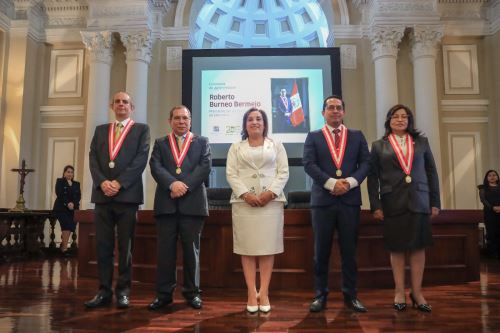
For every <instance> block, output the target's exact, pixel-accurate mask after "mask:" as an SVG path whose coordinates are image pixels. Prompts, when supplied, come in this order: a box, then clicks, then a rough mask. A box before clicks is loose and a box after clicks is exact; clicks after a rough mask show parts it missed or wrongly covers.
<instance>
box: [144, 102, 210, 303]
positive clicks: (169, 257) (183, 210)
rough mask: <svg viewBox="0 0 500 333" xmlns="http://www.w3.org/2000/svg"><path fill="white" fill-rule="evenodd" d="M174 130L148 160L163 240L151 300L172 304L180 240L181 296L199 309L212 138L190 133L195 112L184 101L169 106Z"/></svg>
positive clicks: (160, 243)
mask: <svg viewBox="0 0 500 333" xmlns="http://www.w3.org/2000/svg"><path fill="white" fill-rule="evenodd" d="M170 127H171V128H172V133H170V134H169V135H167V136H165V137H162V138H159V139H157V140H156V141H155V144H154V148H153V153H152V155H151V159H150V161H149V165H150V167H151V174H152V175H153V178H154V179H155V181H156V182H157V183H158V184H157V186H156V192H155V203H154V214H155V218H156V229H157V234H158V236H157V239H158V248H157V249H158V270H157V281H156V298H155V299H154V300H153V302H152V303H151V304H149V309H150V310H157V309H160V308H162V307H164V306H166V305H169V304H171V303H172V302H173V293H174V290H175V287H176V258H177V255H176V253H177V251H176V250H177V238H178V237H180V240H181V244H182V254H183V272H184V274H183V275H184V283H183V288H182V294H183V296H184V298H185V299H186V300H187V302H188V304H189V305H190V306H191V307H192V308H194V309H200V308H201V307H202V301H201V297H200V236H201V231H202V228H203V219H204V218H205V216H208V202H207V192H206V189H205V181H206V180H207V178H208V175H209V173H210V168H211V158H210V147H209V145H208V139H207V138H205V137H202V136H198V135H194V134H193V133H191V132H190V131H189V130H190V127H191V112H190V111H189V109H188V108H187V107H185V106H183V105H180V106H175V107H174V108H172V110H170Z"/></svg>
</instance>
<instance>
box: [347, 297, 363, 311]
mask: <svg viewBox="0 0 500 333" xmlns="http://www.w3.org/2000/svg"><path fill="white" fill-rule="evenodd" d="M344 304H345V306H346V307H348V308H349V309H351V310H353V311H355V312H367V311H368V310H367V309H366V308H365V306H364V305H363V303H361V301H360V300H359V299H357V298H352V299H344Z"/></svg>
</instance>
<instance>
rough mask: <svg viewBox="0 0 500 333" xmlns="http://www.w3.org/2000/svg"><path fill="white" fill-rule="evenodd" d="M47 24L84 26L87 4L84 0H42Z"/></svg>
mask: <svg viewBox="0 0 500 333" xmlns="http://www.w3.org/2000/svg"><path fill="white" fill-rule="evenodd" d="M43 5H44V10H45V13H46V14H47V25H48V26H73V27H85V26H86V22H87V15H88V10H89V6H88V4H87V1H86V0H44V2H43Z"/></svg>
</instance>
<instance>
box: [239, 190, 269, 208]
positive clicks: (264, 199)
mask: <svg viewBox="0 0 500 333" xmlns="http://www.w3.org/2000/svg"><path fill="white" fill-rule="evenodd" d="M242 198H243V200H245V202H246V203H247V204H249V205H250V206H252V207H264V206H265V205H267V204H268V203H269V201H271V200H273V194H272V192H270V191H265V192H262V193H261V194H259V195H258V196H257V195H255V194H253V193H250V192H247V193H245V194H243V195H242Z"/></svg>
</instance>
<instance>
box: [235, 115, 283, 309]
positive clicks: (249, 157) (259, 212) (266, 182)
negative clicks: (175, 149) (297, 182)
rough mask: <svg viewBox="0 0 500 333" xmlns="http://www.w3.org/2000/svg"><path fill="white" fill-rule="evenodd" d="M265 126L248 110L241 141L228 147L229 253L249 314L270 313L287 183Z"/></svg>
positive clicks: (262, 117)
mask: <svg viewBox="0 0 500 333" xmlns="http://www.w3.org/2000/svg"><path fill="white" fill-rule="evenodd" d="M268 126H269V125H268V120H267V115H266V113H265V112H264V111H263V110H259V109H257V108H251V109H250V110H248V111H247V112H245V114H244V115H243V125H242V128H243V130H242V133H241V134H242V135H241V138H242V141H239V142H236V143H233V144H232V145H231V148H229V153H228V156H227V163H226V177H227V181H228V183H229V185H230V186H231V189H232V190H233V193H232V195H231V206H232V220H233V252H234V253H236V254H239V255H241V265H242V267H243V274H244V276H245V282H246V285H247V306H246V309H247V311H248V312H250V313H255V312H257V311H261V312H264V313H267V312H269V311H270V310H271V304H270V302H269V284H270V282H271V275H272V272H273V265H274V255H275V254H278V253H282V252H283V223H284V212H283V208H284V204H285V202H286V199H285V195H284V193H283V188H284V187H285V185H286V183H287V181H288V158H287V155H286V151H285V148H284V147H283V145H282V144H281V143H279V142H277V141H274V140H272V139H270V138H268V137H267V132H268ZM257 262H258V264H259V269H260V286H259V287H260V289H259V291H257V285H256V275H257Z"/></svg>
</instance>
